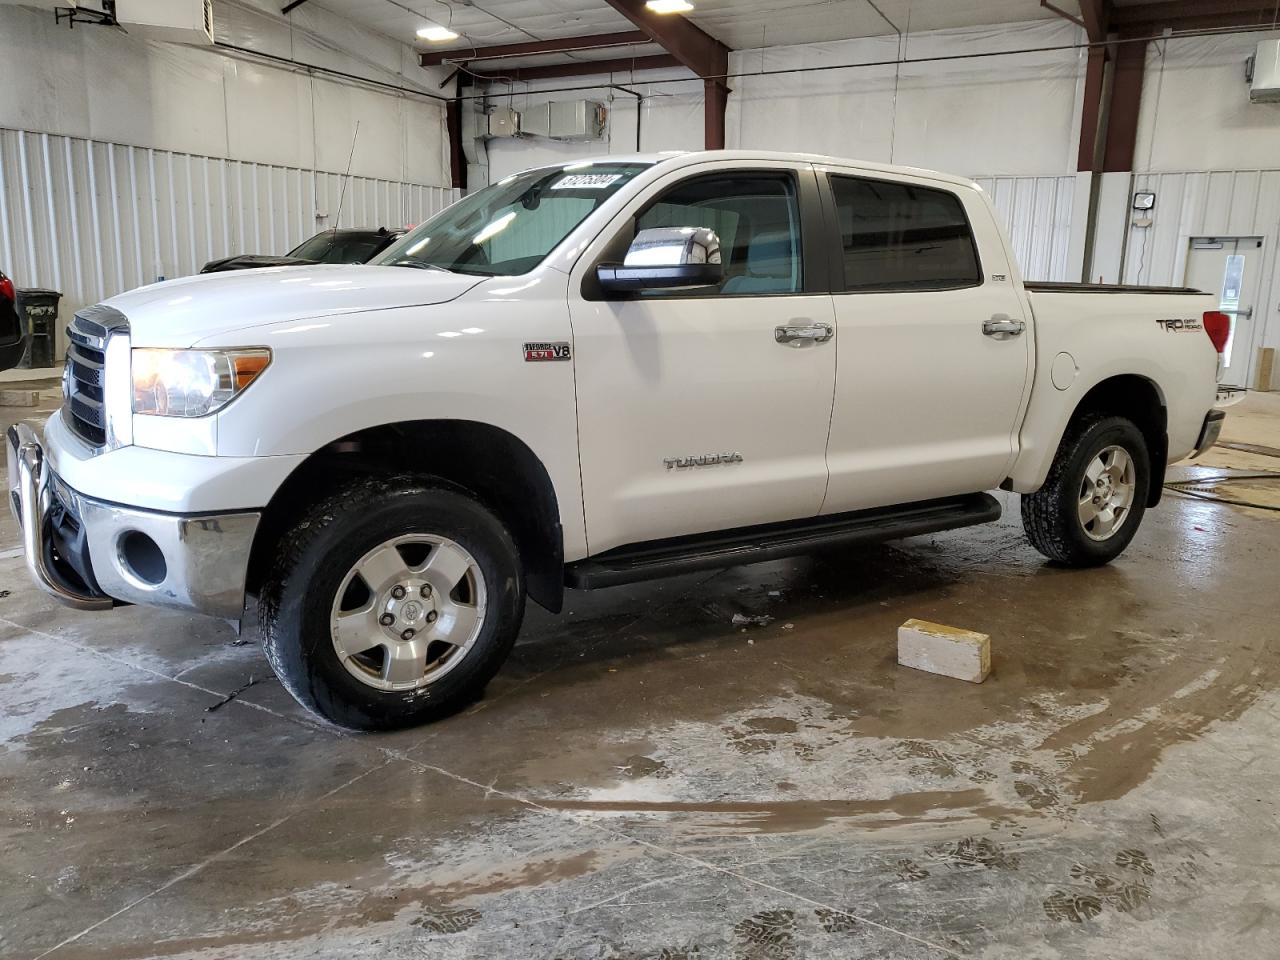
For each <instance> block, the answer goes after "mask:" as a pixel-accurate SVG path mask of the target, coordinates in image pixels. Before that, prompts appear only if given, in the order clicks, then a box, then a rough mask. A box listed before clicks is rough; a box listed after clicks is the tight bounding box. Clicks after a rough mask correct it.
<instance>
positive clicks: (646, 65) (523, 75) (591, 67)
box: [469, 53, 683, 83]
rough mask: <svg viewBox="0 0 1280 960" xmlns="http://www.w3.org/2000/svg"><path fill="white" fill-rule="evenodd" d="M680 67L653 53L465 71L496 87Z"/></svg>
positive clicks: (670, 60)
mask: <svg viewBox="0 0 1280 960" xmlns="http://www.w3.org/2000/svg"><path fill="white" fill-rule="evenodd" d="M679 66H683V64H681V63H680V61H679V60H677V59H676V58H675V57H673V56H672V55H671V54H669V53H657V54H654V55H653V56H651V57H619V58H618V59H616V60H574V61H573V62H572V63H552V64H549V65H548V66H545V67H517V68H513V69H511V70H494V71H493V72H492V73H479V72H475V71H469V72H470V73H471V76H472V77H473V78H475V79H476V80H493V81H495V82H497V83H502V82H504V81H517V80H556V79H558V78H560V77H593V76H596V75H598V74H602V73H628V72H630V71H632V70H662V69H666V68H669V67H679Z"/></svg>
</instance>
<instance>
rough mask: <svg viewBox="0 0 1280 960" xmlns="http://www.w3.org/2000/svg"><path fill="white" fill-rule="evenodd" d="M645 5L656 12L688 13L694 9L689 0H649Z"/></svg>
mask: <svg viewBox="0 0 1280 960" xmlns="http://www.w3.org/2000/svg"><path fill="white" fill-rule="evenodd" d="M645 6H646V7H648V8H649V9H650V10H652V11H653V12H654V13H688V12H689V11H690V10H692V9H693V4H692V3H690V2H689V0H648V2H647V3H646V4H645Z"/></svg>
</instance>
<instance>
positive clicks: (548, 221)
mask: <svg viewBox="0 0 1280 960" xmlns="http://www.w3.org/2000/svg"><path fill="white" fill-rule="evenodd" d="M648 166H649V165H648V164H645V163H608V162H604V163H590V164H587V163H574V164H569V165H567V166H559V167H543V168H541V169H538V170H527V171H525V172H524V173H517V174H514V175H513V176H510V177H507V178H506V179H504V180H500V181H499V182H497V183H495V184H493V185H492V186H488V187H485V188H484V189H483V190H481V191H479V192H478V193H475V194H472V195H471V196H469V197H466V198H464V199H462V200H459V201H458V202H457V203H455V204H454V205H453V206H451V207H448V208H447V209H445V210H443V211H441V212H440V213H439V214H437V215H436V216H434V217H432V218H431V219H430V220H428V221H426V222H425V223H423V224H421V225H420V226H418V227H417V228H416V229H414V230H412V231H411V232H410V233H409V234H407V235H406V236H405V237H403V238H401V240H400V241H399V242H397V243H395V244H393V245H392V246H390V247H388V248H387V250H386V252H385V253H383V254H382V255H381V256H380V257H378V258H377V260H376V262H377V263H379V264H381V265H383V266H391V267H419V268H423V269H437V270H448V271H450V272H452V273H470V274H476V275H478V276H486V277H488V276H494V277H510V276H516V275H518V274H522V273H528V272H529V271H530V270H532V269H533V268H534V267H536V266H537V265H538V264H539V263H541V262H542V260H543V258H544V257H546V255H547V254H548V253H550V252H551V251H552V250H553V249H555V247H556V245H557V244H558V243H559V242H560V241H561V240H563V239H564V238H565V237H567V236H568V235H569V233H570V231H572V230H573V228H574V227H576V226H577V225H578V224H580V223H581V222H582V221H583V220H584V219H586V217H587V214H589V213H591V211H592V210H594V209H595V208H596V207H598V206H600V204H602V203H604V201H605V200H607V199H609V197H611V196H613V195H614V194H615V193H617V192H618V190H620V189H621V188H622V187H623V186H624V185H625V184H626V183H627V182H629V181H630V180H631V179H632V178H633V177H635V176H636V174H638V173H640V172H641V171H642V170H645V169H647V168H648Z"/></svg>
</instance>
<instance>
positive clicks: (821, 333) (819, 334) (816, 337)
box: [773, 323, 833, 344]
mask: <svg viewBox="0 0 1280 960" xmlns="http://www.w3.org/2000/svg"><path fill="white" fill-rule="evenodd" d="M832 336H833V334H832V332H831V324H829V323H794V324H788V325H787V326H785V327H774V328H773V339H774V340H776V341H777V342H778V343H795V344H799V343H803V342H804V341H805V340H813V341H815V342H817V343H826V342H827V341H828V340H830V339H831V337H832Z"/></svg>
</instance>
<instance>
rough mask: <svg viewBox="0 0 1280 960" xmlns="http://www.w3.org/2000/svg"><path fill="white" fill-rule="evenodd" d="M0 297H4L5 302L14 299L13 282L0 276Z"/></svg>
mask: <svg viewBox="0 0 1280 960" xmlns="http://www.w3.org/2000/svg"><path fill="white" fill-rule="evenodd" d="M0 297H4V298H5V299H6V300H13V299H15V297H14V293H13V281H12V280H10V279H9V278H8V277H6V276H4V275H0Z"/></svg>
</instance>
